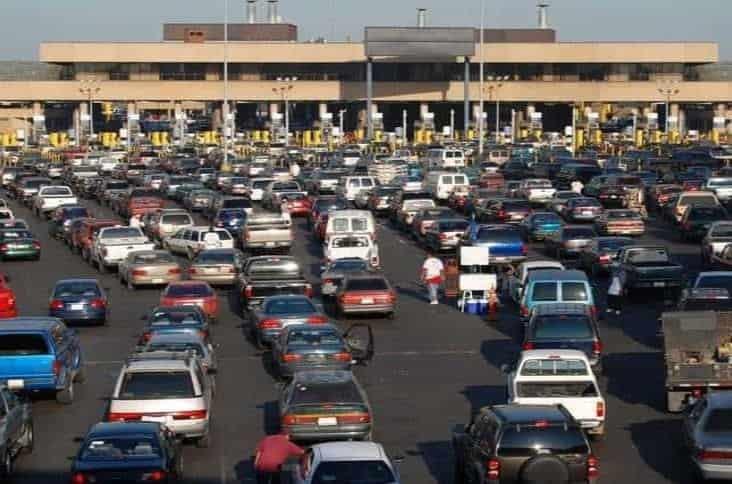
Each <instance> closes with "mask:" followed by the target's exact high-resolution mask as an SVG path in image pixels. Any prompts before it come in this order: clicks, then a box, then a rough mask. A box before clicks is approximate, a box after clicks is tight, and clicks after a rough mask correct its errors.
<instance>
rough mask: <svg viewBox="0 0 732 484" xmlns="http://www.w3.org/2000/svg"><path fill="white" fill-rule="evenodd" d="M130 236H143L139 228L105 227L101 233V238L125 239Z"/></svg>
mask: <svg viewBox="0 0 732 484" xmlns="http://www.w3.org/2000/svg"><path fill="white" fill-rule="evenodd" d="M132 237H144V235H143V234H142V232H141V231H140V229H137V228H129V227H119V228H113V229H107V230H105V231H104V232H102V234H101V238H102V239H127V238H132Z"/></svg>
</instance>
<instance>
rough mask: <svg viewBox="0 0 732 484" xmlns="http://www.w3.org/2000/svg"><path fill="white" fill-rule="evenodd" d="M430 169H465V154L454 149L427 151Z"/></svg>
mask: <svg viewBox="0 0 732 484" xmlns="http://www.w3.org/2000/svg"><path fill="white" fill-rule="evenodd" d="M427 162H428V163H429V167H430V168H440V169H445V168H465V152H464V151H463V150H461V149H456V148H433V149H431V150H428V151H427Z"/></svg>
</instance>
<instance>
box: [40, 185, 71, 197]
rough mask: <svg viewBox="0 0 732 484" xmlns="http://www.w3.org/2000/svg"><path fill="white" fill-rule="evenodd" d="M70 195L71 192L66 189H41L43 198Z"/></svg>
mask: <svg viewBox="0 0 732 484" xmlns="http://www.w3.org/2000/svg"><path fill="white" fill-rule="evenodd" d="M68 195H72V193H71V190H70V189H69V188H67V187H51V188H44V189H43V196H44V197H60V196H68Z"/></svg>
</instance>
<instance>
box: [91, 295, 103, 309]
mask: <svg viewBox="0 0 732 484" xmlns="http://www.w3.org/2000/svg"><path fill="white" fill-rule="evenodd" d="M90 305H91V307H93V308H94V309H104V308H106V307H107V301H105V300H104V299H102V298H100V297H98V298H96V299H93V300H92V302H91V303H90Z"/></svg>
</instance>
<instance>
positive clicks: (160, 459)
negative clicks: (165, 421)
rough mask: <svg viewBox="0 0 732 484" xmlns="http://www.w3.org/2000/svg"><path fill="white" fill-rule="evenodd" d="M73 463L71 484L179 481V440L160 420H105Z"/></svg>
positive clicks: (181, 473)
mask: <svg viewBox="0 0 732 484" xmlns="http://www.w3.org/2000/svg"><path fill="white" fill-rule="evenodd" d="M77 440H79V441H80V442H81V448H80V449H79V452H78V453H77V454H76V457H75V458H74V461H73V463H72V464H71V482H72V484H86V483H93V482H161V483H166V482H167V483H170V482H178V481H179V480H180V479H181V478H182V475H183V464H182V459H181V449H180V443H179V442H178V441H176V439H175V436H174V435H173V433H172V432H171V431H169V430H167V429H166V428H165V427H164V426H163V425H162V424H160V423H158V422H103V423H98V424H96V425H94V426H93V427H92V428H91V430H89V433H88V434H87V435H86V437H84V438H81V439H77Z"/></svg>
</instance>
